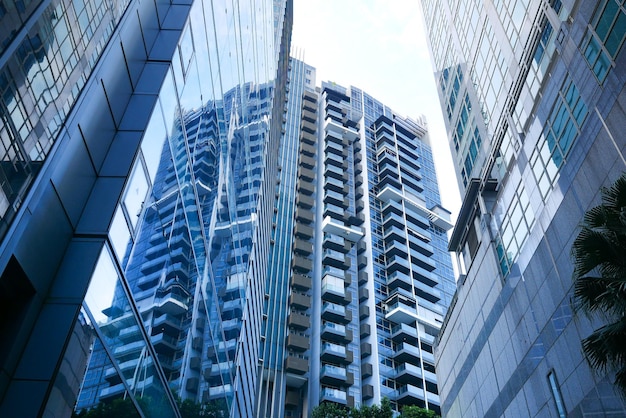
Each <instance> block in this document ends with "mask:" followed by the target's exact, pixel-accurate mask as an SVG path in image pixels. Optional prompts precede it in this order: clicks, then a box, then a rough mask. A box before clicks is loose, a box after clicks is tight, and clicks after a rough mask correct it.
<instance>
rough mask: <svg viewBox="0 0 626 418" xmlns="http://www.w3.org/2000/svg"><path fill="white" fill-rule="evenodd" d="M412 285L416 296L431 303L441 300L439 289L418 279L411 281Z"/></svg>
mask: <svg viewBox="0 0 626 418" xmlns="http://www.w3.org/2000/svg"><path fill="white" fill-rule="evenodd" d="M413 285H414V286H415V295H416V296H418V297H420V298H422V299H426V300H427V301H429V302H431V303H437V302H439V301H440V300H441V291H440V290H439V289H436V288H434V287H430V286H427V285H425V284H424V283H422V282H420V281H418V280H415V281H413Z"/></svg>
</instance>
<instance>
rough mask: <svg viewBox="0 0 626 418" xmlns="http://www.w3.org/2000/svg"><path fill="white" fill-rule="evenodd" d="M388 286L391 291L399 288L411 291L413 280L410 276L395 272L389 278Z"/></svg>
mask: <svg viewBox="0 0 626 418" xmlns="http://www.w3.org/2000/svg"><path fill="white" fill-rule="evenodd" d="M387 286H389V290H390V291H393V290H395V289H398V288H402V289H405V290H408V291H411V289H412V279H411V277H410V276H409V275H408V274H405V273H403V272H400V271H394V272H393V273H391V274H390V275H389V276H387Z"/></svg>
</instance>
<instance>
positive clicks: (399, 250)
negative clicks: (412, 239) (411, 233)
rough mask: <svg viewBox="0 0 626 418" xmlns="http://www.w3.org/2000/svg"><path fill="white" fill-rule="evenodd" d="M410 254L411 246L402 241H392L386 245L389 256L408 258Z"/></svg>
mask: <svg viewBox="0 0 626 418" xmlns="http://www.w3.org/2000/svg"><path fill="white" fill-rule="evenodd" d="M408 254H409V248H408V247H407V246H406V245H404V244H403V243H402V242H401V241H392V242H391V244H387V245H385V255H386V256H387V257H393V256H398V257H400V258H403V259H406V258H407V257H408Z"/></svg>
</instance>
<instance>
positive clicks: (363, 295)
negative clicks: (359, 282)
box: [359, 287, 370, 302]
mask: <svg viewBox="0 0 626 418" xmlns="http://www.w3.org/2000/svg"><path fill="white" fill-rule="evenodd" d="M369 297H370V291H369V290H368V289H367V287H361V288H359V302H363V301H364V300H367V299H369Z"/></svg>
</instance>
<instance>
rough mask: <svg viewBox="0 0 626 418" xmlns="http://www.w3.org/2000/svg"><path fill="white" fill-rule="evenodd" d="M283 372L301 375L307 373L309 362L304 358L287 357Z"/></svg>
mask: <svg viewBox="0 0 626 418" xmlns="http://www.w3.org/2000/svg"><path fill="white" fill-rule="evenodd" d="M285 370H287V372H289V373H294V374H299V375H302V374H305V373H306V372H308V371H309V362H308V360H307V359H305V358H301V357H296V356H292V355H289V356H287V359H286V360H285Z"/></svg>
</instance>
